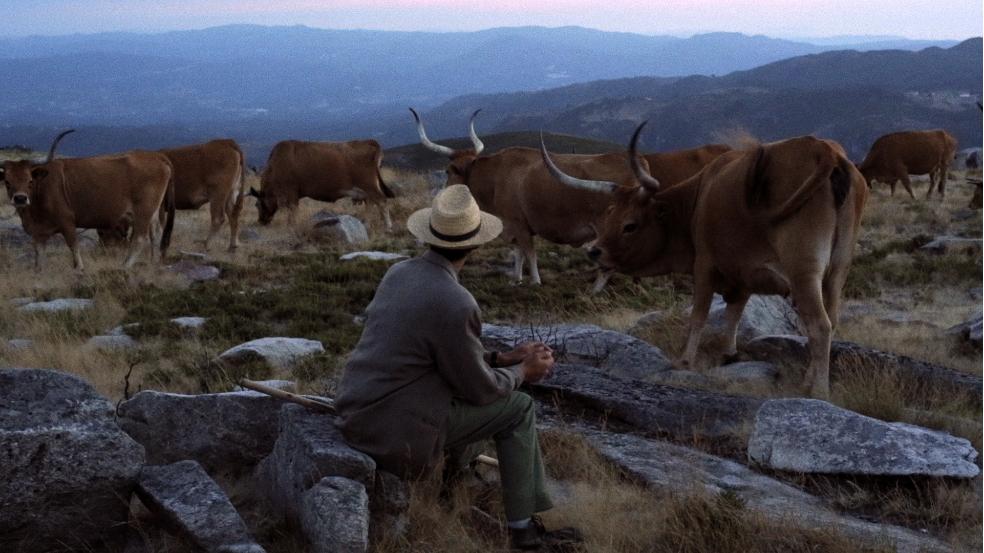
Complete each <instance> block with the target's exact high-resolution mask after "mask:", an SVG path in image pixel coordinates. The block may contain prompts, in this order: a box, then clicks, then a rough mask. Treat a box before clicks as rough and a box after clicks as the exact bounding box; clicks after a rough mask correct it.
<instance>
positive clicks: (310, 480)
mask: <svg viewBox="0 0 984 553" xmlns="http://www.w3.org/2000/svg"><path fill="white" fill-rule="evenodd" d="M336 424H337V419H336V417H334V416H332V415H326V414H320V413H314V412H312V411H309V410H307V409H305V408H304V407H301V406H300V405H294V404H286V405H284V406H283V407H282V408H281V411H280V426H279V434H278V437H277V442H276V444H275V445H274V447H273V451H272V452H271V453H270V455H269V456H268V457H267V458H266V459H264V460H263V461H262V462H261V463H260V464H259V466H257V468H256V480H257V487H258V488H259V489H261V490H263V491H264V492H265V493H266V496H267V497H268V498H269V500H270V503H271V504H272V506H273V510H274V512H275V513H278V514H280V515H282V516H285V517H287V518H290V519H294V520H299V518H300V511H299V506H300V505H301V499H302V496H303V495H304V492H306V491H308V490H309V489H310V488H311V487H312V486H314V485H315V484H316V483H318V482H319V481H320V480H321V479H322V478H324V477H326V476H342V477H345V478H348V479H350V480H355V481H356V482H359V483H360V484H362V485H363V486H364V487H366V488H371V487H372V485H373V481H374V474H375V471H376V463H375V462H374V461H373V460H372V459H371V458H370V457H368V456H367V455H365V454H363V453H360V452H358V451H356V450H354V449H352V448H351V447H349V446H348V445H347V444H346V443H345V440H344V439H343V438H342V435H341V433H340V432H339V431H338V429H337V428H336Z"/></svg>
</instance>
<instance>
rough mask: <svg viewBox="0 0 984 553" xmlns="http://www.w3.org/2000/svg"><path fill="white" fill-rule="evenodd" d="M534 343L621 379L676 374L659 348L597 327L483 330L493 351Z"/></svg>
mask: <svg viewBox="0 0 984 553" xmlns="http://www.w3.org/2000/svg"><path fill="white" fill-rule="evenodd" d="M531 340H539V341H541V342H544V343H545V344H547V345H549V346H550V347H551V348H553V349H554V351H555V356H556V357H557V358H558V360H559V361H561V362H563V363H569V364H584V365H592V366H595V367H599V368H602V369H605V370H606V371H608V372H611V373H612V374H615V375H617V376H623V377H627V378H634V379H638V380H649V381H654V380H661V379H662V377H665V376H666V374H665V373H667V372H668V371H670V370H673V365H672V363H671V362H670V360H669V359H668V358H667V357H666V355H665V354H664V353H663V351H662V350H660V349H659V348H658V347H656V346H653V345H652V344H649V343H647V342H644V341H642V340H640V339H638V338H636V337H634V336H629V335H628V334H622V333H620V332H615V331H612V330H605V329H603V328H601V327H598V326H595V325H588V324H561V325H556V326H549V327H548V326H541V327H533V328H530V327H513V326H499V325H492V324H486V325H483V326H482V342H483V343H484V344H485V347H487V348H489V349H493V350H498V351H506V350H510V349H512V348H513V347H515V346H516V345H517V344H520V343H522V342H528V341H531ZM660 373H664V374H660Z"/></svg>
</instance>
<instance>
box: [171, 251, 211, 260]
mask: <svg viewBox="0 0 984 553" xmlns="http://www.w3.org/2000/svg"><path fill="white" fill-rule="evenodd" d="M178 253H179V254H181V255H182V256H184V257H190V258H192V259H200V260H202V261H205V260H206V259H208V254H206V253H202V252H189V251H187V250H180V251H178Z"/></svg>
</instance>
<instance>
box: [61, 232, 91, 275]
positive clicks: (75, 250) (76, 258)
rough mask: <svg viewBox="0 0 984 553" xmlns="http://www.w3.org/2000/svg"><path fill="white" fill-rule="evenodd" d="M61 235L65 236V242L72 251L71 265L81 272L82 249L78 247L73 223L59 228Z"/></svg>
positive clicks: (82, 267) (82, 268) (82, 266)
mask: <svg viewBox="0 0 984 553" xmlns="http://www.w3.org/2000/svg"><path fill="white" fill-rule="evenodd" d="M61 233H62V236H64V237H65V244H66V245H67V246H68V249H69V250H71V252H72V267H75V270H77V271H79V272H81V271H84V270H85V266H84V265H83V263H82V251H81V249H79V240H78V236H77V235H76V234H75V225H74V224H72V225H66V226H64V227H62V229H61Z"/></svg>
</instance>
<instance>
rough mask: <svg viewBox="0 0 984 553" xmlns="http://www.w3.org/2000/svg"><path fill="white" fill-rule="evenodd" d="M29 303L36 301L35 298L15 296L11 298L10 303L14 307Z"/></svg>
mask: <svg viewBox="0 0 984 553" xmlns="http://www.w3.org/2000/svg"><path fill="white" fill-rule="evenodd" d="M29 303H34V298H14V299H12V300H10V305H12V306H14V307H21V306H24V305H27V304H29Z"/></svg>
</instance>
